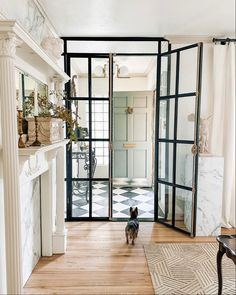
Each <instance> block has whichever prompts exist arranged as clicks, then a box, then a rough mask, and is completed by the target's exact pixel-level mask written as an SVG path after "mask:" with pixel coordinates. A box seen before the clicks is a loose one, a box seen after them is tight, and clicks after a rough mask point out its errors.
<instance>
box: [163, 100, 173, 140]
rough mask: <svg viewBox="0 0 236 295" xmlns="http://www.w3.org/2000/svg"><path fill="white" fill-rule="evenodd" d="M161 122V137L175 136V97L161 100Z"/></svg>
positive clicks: (169, 137)
mask: <svg viewBox="0 0 236 295" xmlns="http://www.w3.org/2000/svg"><path fill="white" fill-rule="evenodd" d="M159 108H160V122H159V136H160V138H168V139H173V138H174V110H175V100H174V99H163V100H160V107H159Z"/></svg>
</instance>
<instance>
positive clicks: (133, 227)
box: [125, 207, 139, 245]
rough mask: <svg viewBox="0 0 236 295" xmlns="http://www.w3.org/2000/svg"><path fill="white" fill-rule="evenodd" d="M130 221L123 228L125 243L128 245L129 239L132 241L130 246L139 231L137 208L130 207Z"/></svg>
mask: <svg viewBox="0 0 236 295" xmlns="http://www.w3.org/2000/svg"><path fill="white" fill-rule="evenodd" d="M129 211H130V219H129V221H128V223H127V225H126V228H125V236H126V243H127V244H129V239H130V240H131V241H132V245H134V240H135V239H136V238H137V236H138V230H139V221H138V219H137V217H138V208H137V207H135V208H132V207H130V210H129Z"/></svg>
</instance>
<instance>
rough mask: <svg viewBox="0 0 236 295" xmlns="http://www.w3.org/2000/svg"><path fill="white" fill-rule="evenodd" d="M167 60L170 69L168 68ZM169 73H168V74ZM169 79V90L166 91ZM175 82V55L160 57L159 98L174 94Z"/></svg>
mask: <svg viewBox="0 0 236 295" xmlns="http://www.w3.org/2000/svg"><path fill="white" fill-rule="evenodd" d="M168 59H169V60H170V67H169V68H168ZM168 71H169V72H168ZM168 79H169V90H168ZM175 80H176V53H172V54H170V55H165V56H162V57H161V93H160V95H161V96H165V95H173V94H175V84H176V83H175V82H176V81H175Z"/></svg>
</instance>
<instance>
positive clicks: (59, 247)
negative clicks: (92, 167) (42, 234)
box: [53, 146, 67, 254]
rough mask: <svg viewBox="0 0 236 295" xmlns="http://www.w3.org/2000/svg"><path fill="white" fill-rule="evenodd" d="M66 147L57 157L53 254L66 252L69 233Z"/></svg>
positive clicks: (59, 150) (62, 148)
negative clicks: (66, 225) (65, 172)
mask: <svg viewBox="0 0 236 295" xmlns="http://www.w3.org/2000/svg"><path fill="white" fill-rule="evenodd" d="M64 160H65V146H63V147H61V148H59V149H58V152H57V157H56V183H57V187H56V191H57V193H56V195H57V196H56V231H55V232H54V234H53V253H54V254H59V253H65V252H66V240H67V231H66V229H65V216H64V211H65V180H64V177H65V176H64V171H65V165H64Z"/></svg>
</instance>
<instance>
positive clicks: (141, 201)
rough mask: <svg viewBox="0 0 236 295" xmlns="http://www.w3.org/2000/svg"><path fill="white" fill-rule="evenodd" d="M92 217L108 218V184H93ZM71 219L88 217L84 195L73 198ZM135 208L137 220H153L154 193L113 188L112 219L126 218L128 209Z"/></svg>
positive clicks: (140, 189)
mask: <svg viewBox="0 0 236 295" xmlns="http://www.w3.org/2000/svg"><path fill="white" fill-rule="evenodd" d="M92 195H93V197H92V200H93V203H92V216H93V217H107V216H108V182H94V183H93V191H92ZM72 204H73V205H72V216H73V217H89V204H88V203H87V201H86V197H85V195H84V196H83V195H80V196H73V201H72ZM131 206H137V207H138V209H139V218H154V192H153V189H152V188H149V187H148V188H147V187H145V188H143V187H142V188H141V187H114V188H113V217H114V218H128V217H129V208H130V207H131Z"/></svg>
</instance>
